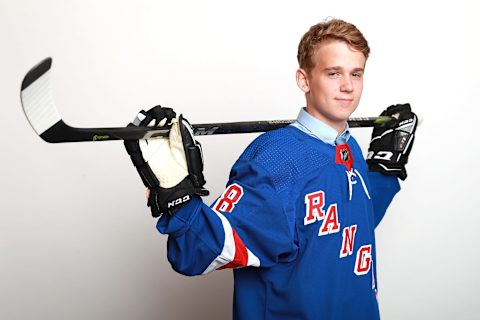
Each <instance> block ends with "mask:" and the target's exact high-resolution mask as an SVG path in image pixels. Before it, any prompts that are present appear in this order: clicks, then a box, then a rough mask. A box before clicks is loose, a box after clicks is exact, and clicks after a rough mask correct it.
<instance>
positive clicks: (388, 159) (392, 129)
mask: <svg viewBox="0 0 480 320" xmlns="http://www.w3.org/2000/svg"><path fill="white" fill-rule="evenodd" d="M380 116H390V117H393V118H394V120H392V121H389V122H388V123H384V124H382V125H378V126H375V127H374V129H373V133H372V140H371V142H370V147H369V149H368V155H367V163H368V167H369V169H370V170H372V171H380V172H381V173H383V174H386V175H392V176H397V177H399V178H400V179H402V180H405V178H406V177H407V171H406V170H405V164H406V163H407V162H408V155H409V154H410V151H411V150H412V146H413V140H414V137H415V130H416V128H417V123H418V119H417V116H416V115H415V114H414V113H413V112H412V110H411V108H410V104H408V103H407V104H397V105H393V106H390V107H388V108H387V109H386V110H384V111H383V112H382V114H381V115H380Z"/></svg>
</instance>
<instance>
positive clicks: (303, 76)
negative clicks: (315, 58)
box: [295, 68, 310, 93]
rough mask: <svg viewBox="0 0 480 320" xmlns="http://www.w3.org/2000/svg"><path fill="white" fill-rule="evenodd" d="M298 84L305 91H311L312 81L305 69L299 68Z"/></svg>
mask: <svg viewBox="0 0 480 320" xmlns="http://www.w3.org/2000/svg"><path fill="white" fill-rule="evenodd" d="M295 76H296V79H297V85H298V87H299V88H300V90H302V91H303V92H304V93H308V92H309V91H310V83H309V81H308V73H307V72H306V71H305V70H303V69H301V68H300V69H298V70H297V72H296V74H295Z"/></svg>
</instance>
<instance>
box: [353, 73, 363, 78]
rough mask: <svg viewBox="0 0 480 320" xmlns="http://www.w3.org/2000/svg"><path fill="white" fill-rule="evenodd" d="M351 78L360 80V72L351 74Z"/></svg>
mask: <svg viewBox="0 0 480 320" xmlns="http://www.w3.org/2000/svg"><path fill="white" fill-rule="evenodd" d="M352 76H354V77H356V78H361V77H362V73H361V72H354V73H352Z"/></svg>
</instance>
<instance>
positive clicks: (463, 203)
mask: <svg viewBox="0 0 480 320" xmlns="http://www.w3.org/2000/svg"><path fill="white" fill-rule="evenodd" d="M474 3H475V2H474V1H467V0H457V1H444V2H442V1H396V2H387V1H376V2H373V1H319V0H317V1H295V2H293V1H251V0H244V1H236V2H229V1H193V0H192V1H185V0H184V1H165V0H157V1H153V0H150V1H149V0H137V1H125V0H116V1H113V0H112V1H98V0H95V1H94V0H82V1H80V0H78V1H61V0H44V1H35V0H17V1H8V0H0V41H1V47H0V57H1V59H0V70H1V72H0V102H1V104H2V107H1V108H0V112H1V114H0V117H1V119H2V123H1V126H0V134H1V137H2V141H3V142H2V151H1V156H0V164H1V165H0V170H1V176H0V177H1V200H0V318H1V319H167V320H184V319H229V318H230V315H231V307H232V277H231V272H230V271H219V272H217V273H214V274H211V275H208V276H204V277H196V278H188V277H184V276H181V275H178V274H176V273H175V272H173V271H172V269H171V268H170V265H169V264H168V262H167V259H166V252H165V247H166V237H164V236H162V235H160V234H159V233H158V232H157V231H156V229H155V220H153V219H152V218H151V217H150V215H149V211H148V209H147V208H146V206H145V198H144V188H143V185H142V184H141V181H140V178H139V177H138V176H137V173H136V171H135V170H134V168H133V166H132V165H131V164H130V161H129V159H128V157H127V155H126V153H125V151H124V149H123V145H122V143H121V142H102V143H73V144H60V145H52V144H47V143H45V142H43V141H42V140H41V139H39V138H38V137H37V136H36V135H35V133H34V132H33V130H32V129H31V128H30V127H29V125H28V123H27V121H26V119H25V117H24V115H23V113H22V111H21V107H20V99H19V89H20V83H21V80H22V77H23V75H24V74H25V72H26V71H27V70H28V69H29V68H30V67H32V66H33V65H34V64H36V63H37V62H39V61H40V60H41V59H43V58H44V57H46V56H51V57H53V59H54V60H53V61H54V62H53V63H54V64H53V78H52V79H53V82H54V86H55V99H56V102H57V105H58V108H59V109H60V112H61V114H62V115H63V117H64V120H65V121H66V122H67V123H69V124H72V125H75V126H122V125H125V124H127V123H128V122H129V121H130V120H131V119H132V118H133V116H134V115H135V114H136V112H137V111H138V110H139V109H140V108H149V107H151V106H153V105H156V104H162V105H165V106H170V107H174V108H175V109H176V110H177V111H179V112H182V113H184V114H185V115H186V117H187V118H188V119H189V120H190V121H191V122H193V123H202V122H223V121H225V122H227V121H243V120H258V119H291V118H294V117H295V116H296V115H297V112H298V108H299V107H300V106H302V105H303V100H304V99H303V96H302V94H301V92H300V90H299V89H298V88H297V87H296V84H295V77H294V75H295V70H296V67H297V63H296V49H297V44H298V41H299V40H300V37H301V35H302V34H303V33H304V32H305V31H306V30H307V29H308V27H310V26H311V25H313V24H315V23H317V22H319V21H320V20H323V19H324V18H326V17H328V16H335V17H338V18H342V19H345V20H348V21H351V22H353V23H354V24H356V25H357V27H359V28H360V30H362V32H363V33H364V35H365V36H366V37H367V39H368V40H369V43H370V47H371V49H372V54H371V57H370V59H369V61H368V63H367V68H366V78H365V90H364V96H363V99H362V102H361V103H360V107H359V109H358V110H357V112H356V113H355V115H357V116H362V115H364V116H373V115H377V114H379V113H380V112H381V110H383V109H384V108H385V107H387V106H388V105H390V104H394V103H404V102H410V103H411V104H412V106H413V107H414V110H415V111H417V113H419V114H421V115H423V117H424V118H425V121H424V124H423V125H422V126H421V127H420V128H419V129H418V135H417V141H416V144H415V146H414V150H413V153H412V155H411V157H410V163H409V165H408V172H409V178H408V179H407V180H406V181H405V182H404V183H402V188H403V190H402V192H401V193H400V194H399V195H398V196H397V197H396V199H395V200H394V202H393V203H392V205H391V207H390V209H389V212H388V213H387V215H386V217H385V219H384V220H383V221H382V223H381V224H380V226H379V227H378V228H377V232H376V233H377V243H378V277H379V289H380V291H379V300H380V308H381V313H382V316H383V318H384V319H389V320H391V319H452V318H455V319H478V318H479V316H478V315H477V314H478V309H477V307H478V304H479V302H480V301H479V296H478V290H477V286H478V285H479V284H480V281H479V280H480V275H479V272H478V268H479V264H480V253H479V248H478V247H479V245H480V240H479V239H478V236H477V232H478V231H477V229H478V222H479V218H478V214H479V212H478V211H479V209H478V208H479V204H480V203H479V202H480V201H479V198H480V197H479V196H478V195H477V191H478V180H479V178H480V175H479V173H478V168H477V165H478V163H477V161H478V158H479V156H480V154H479V147H478V146H477V143H476V139H475V138H476V137H475V138H473V136H474V134H476V126H477V125H476V123H475V122H474V119H475V117H477V116H478V113H479V112H478V109H479V107H480V104H479V99H478V92H479V88H480V80H479V74H480V64H479V62H478V56H479V54H480V50H479V45H478V43H477V42H478V31H479V30H480V29H479V28H480V22H479V21H478V19H477V13H478V12H479V10H478V8H477V5H476V4H474ZM464 122H465V123H464ZM354 134H355V136H356V137H357V138H358V140H360V142H361V144H362V146H363V147H364V148H366V147H367V144H368V140H369V134H370V130H369V129H355V131H354ZM255 136H256V135H254V134H245V135H237V136H232V135H231V136H217V137H202V138H200V139H201V142H202V143H203V146H204V153H205V154H204V155H205V162H206V169H205V174H206V177H207V180H208V183H207V186H208V188H209V189H210V190H211V192H212V195H213V196H212V197H210V198H209V199H207V201H212V200H213V197H214V196H217V195H218V194H219V193H220V192H221V191H223V188H224V185H225V183H226V180H227V176H228V172H229V169H230V167H231V165H232V164H233V162H234V161H235V159H236V158H237V157H238V155H239V154H240V153H241V152H242V151H243V149H244V148H245V146H246V145H247V144H248V143H249V142H250V141H251V140H252V139H253V138H254V137H255Z"/></svg>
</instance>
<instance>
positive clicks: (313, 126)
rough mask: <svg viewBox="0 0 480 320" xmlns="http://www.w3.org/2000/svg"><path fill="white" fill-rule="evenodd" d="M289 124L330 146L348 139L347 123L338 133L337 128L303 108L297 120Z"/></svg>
mask: <svg viewBox="0 0 480 320" xmlns="http://www.w3.org/2000/svg"><path fill="white" fill-rule="evenodd" d="M291 125H292V126H294V127H296V128H298V129H300V130H302V131H303V132H305V133H306V134H308V135H310V136H312V137H315V138H317V139H320V140H322V141H323V142H325V143H328V144H330V145H332V146H334V145H340V144H344V143H347V141H348V139H350V128H349V127H348V123H346V124H345V130H344V131H343V132H342V133H341V134H340V135H339V134H338V132H337V130H335V129H333V128H332V127H330V126H329V125H327V124H325V123H323V122H322V121H320V120H319V119H317V118H315V117H314V116H312V115H311V114H309V113H308V112H307V111H306V110H305V108H301V109H300V112H299V113H298V117H297V121H295V122H294V123H292V124H291Z"/></svg>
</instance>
